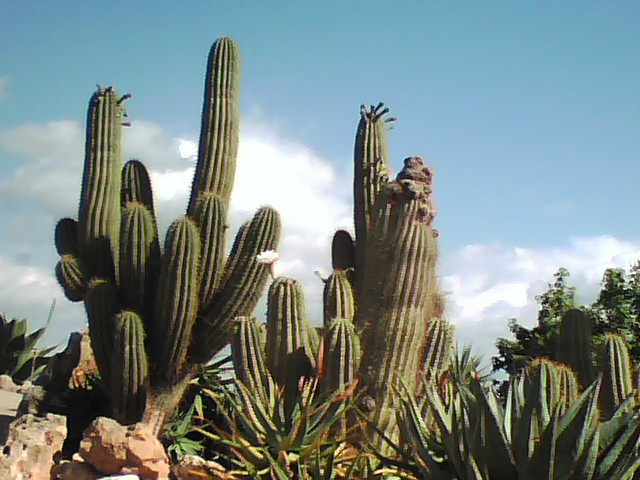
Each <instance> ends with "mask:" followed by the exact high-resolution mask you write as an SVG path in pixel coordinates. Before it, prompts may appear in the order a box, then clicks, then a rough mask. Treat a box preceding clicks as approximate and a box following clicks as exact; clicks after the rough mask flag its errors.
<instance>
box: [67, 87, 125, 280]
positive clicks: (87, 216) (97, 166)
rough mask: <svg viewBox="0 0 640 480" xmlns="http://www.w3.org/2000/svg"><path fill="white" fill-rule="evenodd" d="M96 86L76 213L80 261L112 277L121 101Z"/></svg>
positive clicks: (110, 91)
mask: <svg viewBox="0 0 640 480" xmlns="http://www.w3.org/2000/svg"><path fill="white" fill-rule="evenodd" d="M127 98H128V96H127V95H125V96H122V97H121V96H120V95H118V93H117V92H116V90H115V89H113V88H111V87H108V88H99V89H98V90H97V91H96V93H94V95H93V97H91V100H90V101H89V112H88V115H87V117H88V118H87V136H86V147H85V163H84V173H83V179H82V189H81V193H80V209H79V214H78V218H79V220H78V227H79V228H78V233H79V236H78V240H79V242H78V243H79V245H80V249H81V253H82V258H81V260H82V262H83V263H84V264H86V266H87V267H88V269H89V271H91V273H92V274H93V275H96V276H101V277H103V278H106V279H109V280H111V279H115V275H114V274H115V272H114V259H116V258H117V252H118V242H119V229H120V203H119V198H120V180H121V179H120V175H121V170H122V152H121V143H122V142H121V138H122V123H123V119H124V117H125V116H126V112H125V110H124V106H123V103H124V100H126V99H127Z"/></svg>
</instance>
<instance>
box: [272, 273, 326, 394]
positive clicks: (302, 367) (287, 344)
mask: <svg viewBox="0 0 640 480" xmlns="http://www.w3.org/2000/svg"><path fill="white" fill-rule="evenodd" d="M307 325H308V319H307V312H306V305H305V300H304V292H303V290H302V284H301V283H300V282H298V281H297V280H293V279H291V278H285V277H280V278H277V279H276V280H274V282H273V283H272V284H271V287H269V293H268V296H267V365H268V366H269V370H270V371H271V374H272V375H273V378H274V379H275V380H276V381H277V382H278V383H279V384H281V385H285V384H286V383H287V379H288V378H290V377H291V378H293V377H295V378H294V379H293V381H294V382H295V383H297V381H298V379H299V378H300V377H301V376H310V375H311V374H312V373H313V368H314V367H315V358H314V357H313V355H311V354H310V350H311V346H310V342H309V337H308V328H307Z"/></svg>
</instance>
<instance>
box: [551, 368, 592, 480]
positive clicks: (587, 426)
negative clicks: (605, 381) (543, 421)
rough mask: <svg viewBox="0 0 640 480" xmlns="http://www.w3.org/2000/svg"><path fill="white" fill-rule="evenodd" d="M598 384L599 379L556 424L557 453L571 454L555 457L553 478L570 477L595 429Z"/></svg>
mask: <svg viewBox="0 0 640 480" xmlns="http://www.w3.org/2000/svg"><path fill="white" fill-rule="evenodd" d="M600 383H601V379H598V380H597V381H595V382H594V383H593V384H591V386H589V387H588V388H587V389H586V390H585V391H584V392H583V393H582V395H581V396H580V397H579V398H578V401H577V402H576V403H575V404H574V405H573V406H571V407H570V408H569V410H568V411H567V412H566V414H565V415H563V416H562V418H561V419H560V421H559V422H558V440H557V447H556V448H557V451H558V452H571V455H558V456H557V460H556V464H555V465H554V474H555V475H557V477H555V478H567V477H568V476H569V475H570V473H571V471H572V470H573V468H574V464H575V461H576V460H577V458H578V457H579V456H580V455H581V454H582V451H583V450H584V448H585V447H586V446H587V445H586V444H587V439H588V438H589V436H590V432H591V430H592V429H595V428H597V425H598V423H597V422H598V393H599V390H600Z"/></svg>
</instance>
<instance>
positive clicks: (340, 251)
mask: <svg viewBox="0 0 640 480" xmlns="http://www.w3.org/2000/svg"><path fill="white" fill-rule="evenodd" d="M331 267H332V268H333V269H334V270H345V271H350V272H351V273H352V271H353V270H355V268H356V245H355V242H354V241H353V238H352V237H351V234H350V233H349V232H347V231H346V230H338V231H336V233H334V234H333V239H332V240H331ZM349 280H352V279H351V278H350V279H349Z"/></svg>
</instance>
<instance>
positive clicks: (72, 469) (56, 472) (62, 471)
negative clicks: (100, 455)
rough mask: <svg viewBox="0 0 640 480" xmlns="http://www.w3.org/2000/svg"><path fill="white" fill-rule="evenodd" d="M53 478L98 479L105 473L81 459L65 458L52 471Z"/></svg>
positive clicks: (71, 479) (59, 479)
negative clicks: (69, 459)
mask: <svg viewBox="0 0 640 480" xmlns="http://www.w3.org/2000/svg"><path fill="white" fill-rule="evenodd" d="M51 478H52V479H53V480H98V479H101V478H103V475H102V474H101V473H100V472H98V471H97V470H96V469H95V468H93V467H92V466H91V465H89V464H88V463H85V462H83V461H81V460H77V459H73V460H71V461H68V460H65V461H63V462H61V463H60V464H59V465H56V466H55V467H54V468H53V470H52V471H51Z"/></svg>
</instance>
